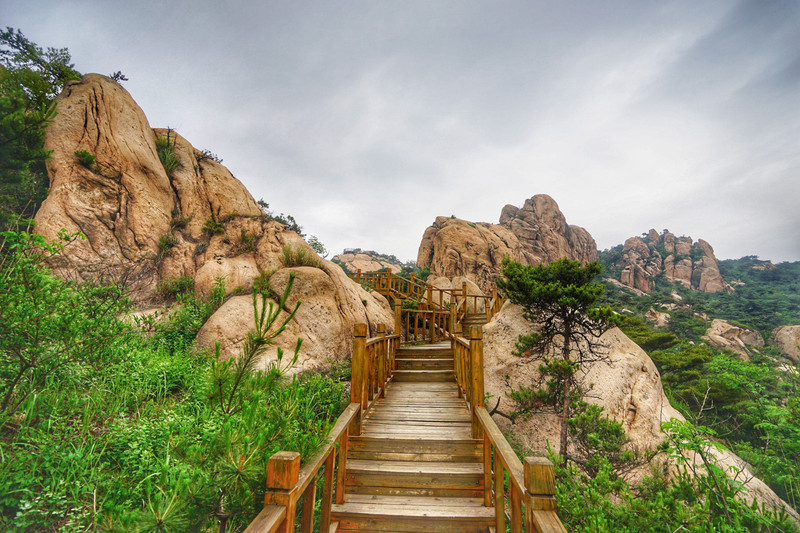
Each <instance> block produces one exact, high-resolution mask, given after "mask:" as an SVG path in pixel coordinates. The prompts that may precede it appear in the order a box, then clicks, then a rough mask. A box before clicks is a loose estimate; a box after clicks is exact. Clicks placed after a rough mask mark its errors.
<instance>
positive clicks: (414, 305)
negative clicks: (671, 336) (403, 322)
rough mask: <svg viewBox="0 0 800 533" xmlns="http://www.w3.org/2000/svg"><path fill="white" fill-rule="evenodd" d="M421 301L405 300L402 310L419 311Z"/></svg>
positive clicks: (401, 304)
mask: <svg viewBox="0 0 800 533" xmlns="http://www.w3.org/2000/svg"><path fill="white" fill-rule="evenodd" d="M419 304H420V302H419V300H403V301H402V302H401V303H400V309H419Z"/></svg>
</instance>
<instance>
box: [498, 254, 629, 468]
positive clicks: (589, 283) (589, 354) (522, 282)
mask: <svg viewBox="0 0 800 533" xmlns="http://www.w3.org/2000/svg"><path fill="white" fill-rule="evenodd" d="M502 268H503V279H498V280H497V287H498V288H499V289H500V290H501V291H502V292H503V293H504V294H505V296H506V298H508V299H509V300H510V301H511V302H513V303H515V304H518V305H520V306H522V308H523V316H524V317H525V318H526V319H528V320H531V321H533V322H535V323H536V324H537V326H536V327H537V330H536V331H533V332H531V333H529V334H522V335H520V336H519V338H518V340H517V343H516V347H515V351H514V353H515V354H516V355H519V356H532V357H533V358H535V359H537V360H540V361H542V364H541V365H540V366H539V373H540V375H541V380H542V382H540V383H539V384H538V386H539V391H538V392H537V393H536V394H533V395H528V396H529V398H528V399H529V400H531V401H530V402H528V404H527V405H529V406H536V405H537V402H539V401H542V403H543V404H544V405H549V406H552V407H553V408H554V409H555V411H556V412H557V413H558V414H559V415H560V419H561V449H560V454H561V455H562V456H566V449H567V438H568V432H567V418H568V417H569V416H570V411H571V410H574V407H573V406H574V405H575V395H576V392H577V391H578V389H579V387H580V382H579V380H578V378H577V372H578V371H579V370H580V369H581V367H582V366H583V365H587V364H590V363H592V362H595V361H600V360H603V359H604V353H603V350H602V346H600V345H599V344H598V342H597V338H598V337H599V336H600V335H601V334H602V333H603V331H605V329H606V328H607V327H608V326H609V325H610V324H612V323H614V322H615V318H614V316H613V312H612V311H611V309H610V308H605V307H598V306H597V305H596V302H597V300H598V298H599V297H600V295H601V294H602V292H603V289H604V286H603V285H602V284H601V283H594V282H593V280H594V279H595V278H596V277H597V275H598V274H600V270H601V267H600V265H599V264H597V263H588V264H587V265H586V266H583V265H581V263H580V262H579V261H570V260H568V259H566V258H563V259H559V260H557V261H554V262H552V263H550V264H549V265H537V266H524V265H521V264H520V263H517V262H514V261H511V260H510V259H509V258H508V257H505V258H504V259H503V264H502ZM553 350H555V351H557V352H558V356H557V357H553V356H552V355H551V354H552V351H553Z"/></svg>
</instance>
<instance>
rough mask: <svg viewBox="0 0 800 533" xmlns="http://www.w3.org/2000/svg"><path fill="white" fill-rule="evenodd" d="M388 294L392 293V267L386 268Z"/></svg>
mask: <svg viewBox="0 0 800 533" xmlns="http://www.w3.org/2000/svg"><path fill="white" fill-rule="evenodd" d="M386 294H387V295H388V294H392V267H389V268H388V269H386ZM387 298H388V296H387Z"/></svg>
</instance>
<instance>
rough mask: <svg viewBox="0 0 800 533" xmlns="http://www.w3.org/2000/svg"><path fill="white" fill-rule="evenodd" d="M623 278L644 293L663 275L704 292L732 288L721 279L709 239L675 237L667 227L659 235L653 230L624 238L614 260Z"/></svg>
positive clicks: (623, 280) (626, 283)
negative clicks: (623, 242)
mask: <svg viewBox="0 0 800 533" xmlns="http://www.w3.org/2000/svg"><path fill="white" fill-rule="evenodd" d="M612 268H613V269H616V270H618V271H619V279H620V281H621V282H622V283H623V284H625V285H627V286H628V287H633V288H636V289H639V290H642V291H645V292H650V291H651V290H653V288H654V283H655V279H656V278H657V277H658V276H661V275H663V276H664V277H665V278H666V279H668V280H669V281H672V282H673V283H680V284H681V285H683V286H684V287H686V288H689V289H694V290H698V291H701V292H720V291H724V290H730V287H729V286H728V285H726V284H725V282H724V281H723V279H722V274H720V271H719V264H718V262H717V258H716V257H715V256H714V249H713V248H712V247H711V245H710V244H708V243H707V242H706V241H704V240H702V239H699V240H698V241H697V242H693V241H692V238H691V237H683V236H682V237H676V236H675V235H673V234H672V233H670V232H669V231H667V230H664V232H662V233H661V234H659V233H658V232H657V231H656V230H654V229H651V230H650V231H648V232H647V233H645V234H642V236H641V237H631V238H629V239H628V240H626V241H625V244H624V245H622V248H621V250H620V251H619V253H618V254H617V255H616V258H615V259H614V260H613V264H612Z"/></svg>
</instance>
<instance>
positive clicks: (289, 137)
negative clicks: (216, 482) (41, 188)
mask: <svg viewBox="0 0 800 533" xmlns="http://www.w3.org/2000/svg"><path fill="white" fill-rule="evenodd" d="M0 24H2V25H3V26H12V27H15V28H19V29H21V30H22V32H23V33H25V35H26V36H27V37H28V38H30V39H31V40H33V41H35V42H36V43H38V44H39V45H41V46H43V47H46V46H54V47H67V48H69V50H70V52H71V54H72V57H73V60H74V62H75V66H76V68H77V69H78V70H79V71H81V72H84V73H88V72H99V73H101V74H108V73H111V72H113V71H116V70H121V71H122V72H123V73H124V74H125V75H126V76H128V78H129V81H127V82H125V83H124V85H125V88H126V89H127V90H128V91H129V92H130V93H131V94H132V95H133V98H134V99H135V100H136V102H137V103H138V104H139V105H140V106H141V107H142V108H143V109H144V112H145V114H146V115H147V117H148V119H149V121H150V124H151V126H153V127H167V126H169V127H172V128H174V129H176V130H177V131H178V132H179V133H180V134H182V135H183V136H184V137H186V138H187V139H188V140H189V141H190V142H191V143H192V144H193V145H194V146H195V147H196V148H198V149H209V150H211V151H212V152H214V153H216V154H218V155H219V156H220V157H222V158H223V159H224V164H225V165H226V166H227V167H228V168H229V169H230V170H231V171H232V172H233V174H234V175H235V176H236V177H237V178H239V179H240V180H241V181H242V182H244V184H245V185H246V186H247V188H248V189H249V190H250V192H251V193H252V194H253V196H254V197H255V198H256V199H259V198H263V199H264V200H265V201H267V202H268V203H269V204H270V207H271V208H272V209H273V210H274V211H275V212H284V213H289V214H292V215H294V216H295V218H296V219H297V220H298V222H300V224H301V225H302V226H304V228H305V231H306V232H307V233H309V234H312V235H316V236H317V237H318V238H319V239H320V240H321V241H322V242H323V243H324V244H325V245H326V246H327V247H328V248H329V249H330V250H331V251H332V252H333V253H337V252H340V251H341V250H342V248H344V247H361V248H365V249H374V250H377V251H382V252H385V253H394V254H396V255H397V256H398V257H400V258H401V259H404V260H408V259H416V254H417V248H418V246H419V243H420V240H421V237H422V234H423V232H424V230H425V228H426V227H427V226H429V225H430V224H431V223H432V222H433V220H434V218H435V217H436V216H438V215H445V216H450V215H452V214H454V215H456V216H458V217H459V218H464V219H467V220H472V221H483V222H494V223H496V222H497V220H498V217H499V215H500V210H501V209H502V207H503V206H504V205H505V204H513V205H517V206H521V205H522V203H523V202H524V201H525V199H526V198H530V197H531V196H533V195H534V194H538V193H546V194H549V195H550V196H552V197H553V198H554V199H555V200H556V202H558V204H559V206H560V207H561V209H562V211H563V212H564V214H565V215H566V217H567V221H568V222H569V223H570V224H577V225H579V226H583V227H585V228H586V229H587V230H588V231H589V232H590V233H591V234H592V236H593V237H594V238H595V239H596V241H597V245H598V247H599V248H600V249H605V248H609V247H611V246H614V245H616V244H620V243H622V242H624V241H625V239H626V238H628V237H630V236H633V235H638V234H641V233H642V232H644V231H647V230H648V229H649V228H655V229H657V230H659V231H660V230H662V229H664V228H668V229H670V230H671V231H672V232H673V233H676V234H678V235H681V234H684V235H690V236H691V237H693V238H695V239H698V238H702V239H705V240H707V241H708V242H709V243H711V245H712V246H713V247H714V249H715V251H716V254H717V256H718V257H719V258H738V257H741V256H744V255H752V254H755V255H759V256H760V257H761V258H762V259H772V260H773V261H785V260H790V261H797V260H800V231H798V228H799V227H800V209H799V208H798V203H799V201H800V2H798V1H796V0H753V1H723V0H713V1H702V0H689V1H685V2H683V1H681V2H670V1H649V0H631V1H622V0H615V1H605V2H599V1H594V0H585V1H583V2H572V1H556V0H552V1H550V2H542V1H488V0H487V1H458V2H449V1H442V0H433V1H402V2H401V1H382V2H379V1H374V0H373V1H362V2H353V1H343V0H338V1H330V2H304V1H296V0H295V1H288V0H287V1H285V2H269V1H249V2H244V1H240V2H236V1H233V0H231V1H228V2H221V1H218V0H217V1H206V0H202V1H198V0H195V1H180V0H170V1H164V0H160V1H158V2H154V1H149V0H137V1H135V2H131V1H128V0H126V1H117V0H102V1H101V0H96V1H68V0H58V1H37V0H0Z"/></svg>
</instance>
